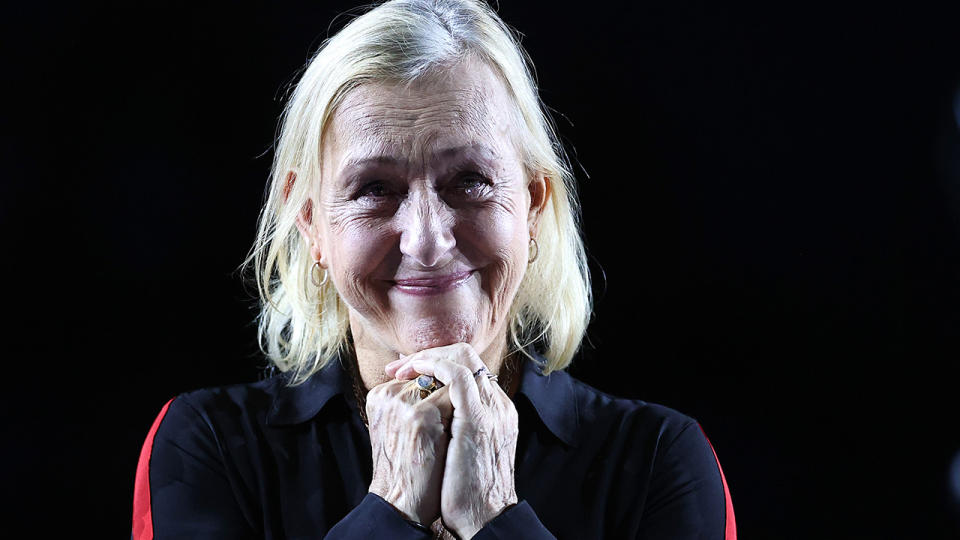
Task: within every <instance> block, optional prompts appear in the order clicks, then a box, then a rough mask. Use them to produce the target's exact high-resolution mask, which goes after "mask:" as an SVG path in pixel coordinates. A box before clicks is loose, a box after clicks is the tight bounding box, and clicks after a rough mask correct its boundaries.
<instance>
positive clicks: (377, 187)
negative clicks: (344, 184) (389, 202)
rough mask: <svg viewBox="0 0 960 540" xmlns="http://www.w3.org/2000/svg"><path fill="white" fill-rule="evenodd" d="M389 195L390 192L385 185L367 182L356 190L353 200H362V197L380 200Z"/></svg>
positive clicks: (377, 181)
mask: <svg viewBox="0 0 960 540" xmlns="http://www.w3.org/2000/svg"><path fill="white" fill-rule="evenodd" d="M389 194H390V191H389V190H388V189H387V186H386V184H384V183H383V182H381V181H379V180H376V181H374V182H369V183H367V184H364V186H363V187H362V188H360V189H358V190H357V193H356V194H355V195H354V198H355V199H362V198H364V197H370V198H374V199H380V198H383V197H386V196H388V195H389Z"/></svg>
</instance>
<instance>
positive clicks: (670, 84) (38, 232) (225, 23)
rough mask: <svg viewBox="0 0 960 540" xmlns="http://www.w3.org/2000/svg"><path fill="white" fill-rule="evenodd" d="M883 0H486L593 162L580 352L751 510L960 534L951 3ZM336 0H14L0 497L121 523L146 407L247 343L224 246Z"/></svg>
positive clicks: (780, 529) (251, 210) (248, 326)
mask: <svg viewBox="0 0 960 540" xmlns="http://www.w3.org/2000/svg"><path fill="white" fill-rule="evenodd" d="M886 6H887V4H880V3H863V5H862V6H855V5H851V4H847V5H834V4H823V5H818V4H816V3H795V4H790V5H787V4H784V3H780V2H768V3H764V4H759V3H758V5H748V4H743V3H735V4H730V3H726V2H706V1H700V2H697V1H688V0H681V1H665V0H660V1H658V2H593V3H581V4H574V3H568V4H567V3H557V2H531V1H524V2H522V3H521V2H516V1H510V2H508V1H504V2H503V3H502V5H501V7H500V13H501V16H502V17H503V18H504V19H505V20H506V21H507V22H508V23H510V24H512V25H514V26H515V27H517V28H518V29H519V30H520V31H521V32H523V34H525V37H524V40H523V43H524V45H525V46H526V47H527V48H528V50H529V51H530V53H531V56H532V57H533V59H534V62H535V64H536V66H537V70H538V74H539V80H540V84H541V92H542V96H543V98H544V100H545V101H546V102H547V104H548V105H550V106H551V107H552V108H553V109H555V110H556V111H558V112H559V113H560V114H558V115H557V121H558V124H559V128H560V132H561V133H562V136H563V138H564V141H565V142H566V143H567V144H568V148H570V149H571V155H573V156H575V159H576V163H577V165H576V167H577V173H578V177H579V180H580V181H581V196H582V200H583V207H584V226H585V234H586V241H587V246H588V249H589V252H590V256H591V261H592V262H591V264H592V270H593V273H594V289H595V292H596V309H595V319H594V323H593V324H592V326H591V329H590V332H589V341H590V345H587V346H586V347H585V349H584V352H583V353H582V355H580V356H579V357H578V358H577V360H576V361H575V362H574V364H573V366H572V367H571V368H570V370H571V372H572V373H573V374H574V375H576V376H578V377H580V378H582V379H583V380H586V381H587V382H589V383H591V384H593V385H594V386H597V387H599V388H601V389H603V390H606V391H609V392H612V393H615V394H619V395H623V396H628V397H635V398H641V399H645V400H648V401H653V402H658V403H662V404H665V405H668V406H671V407H673V408H675V409H678V410H680V411H682V412H685V413H687V414H689V415H691V416H694V417H695V418H697V419H698V420H699V421H700V422H701V424H702V425H703V427H704V429H705V430H706V432H707V434H708V435H710V438H711V440H712V442H713V444H714V446H715V448H716V451H717V453H718V454H719V457H720V459H721V462H722V463H723V466H724V470H725V472H726V476H727V480H728V482H729V485H730V489H731V493H732V497H733V501H734V504H735V507H736V511H737V522H738V525H739V530H740V534H741V537H742V538H958V537H960V519H958V511H957V509H958V506H960V502H958V499H951V492H950V490H949V487H948V486H949V483H948V470H949V466H950V463H951V460H952V459H953V458H954V456H955V455H956V454H957V452H958V451H960V429H958V427H960V423H958V421H957V412H958V409H960V407H958V405H957V379H956V377H955V375H954V367H955V366H956V363H957V359H958V353H960V346H958V342H957V337H958V333H960V332H958V330H960V217H958V216H960V205H957V203H956V201H958V200H960V187H958V182H960V177H958V171H960V166H958V159H960V138H958V135H957V124H956V121H955V116H954V115H955V111H954V110H953V109H952V108H951V103H952V100H953V99H954V95H955V94H954V92H955V91H956V90H957V83H958V82H960V59H958V54H957V53H958V51H960V32H958V31H957V29H956V28H957V26H956V25H957V21H958V20H960V19H958V15H960V9H958V8H957V4H956V3H955V2H944V3H942V4H939V5H937V4H916V3H911V4H909V5H908V4H904V3H901V4H891V5H890V6H889V7H886ZM349 7H351V4H350V3H347V2H300V3H284V4H279V3H277V4H268V3H262V4H256V5H255V4H243V5H241V4H235V3H226V2H224V3H219V4H202V5H195V4H193V3H168V4H165V5H157V4H150V5H146V4H141V3H128V2H116V3H107V2H89V3H70V4H66V3H65V4H63V5H53V4H44V3H34V4H27V3H19V4H17V5H16V6H11V7H9V8H7V9H5V11H6V12H7V13H6V15H5V16H4V17H3V20H2V22H0V25H2V26H0V30H2V35H3V36H4V37H3V41H4V43H3V50H4V51H6V52H5V53H4V56H5V57H6V59H5V61H4V63H5V64H6V68H5V69H4V71H5V72H6V73H5V77H4V79H5V84H4V86H5V87H6V89H7V90H8V92H9V91H11V90H12V92H10V93H8V97H7V98H6V99H5V107H3V109H4V112H3V117H4V122H3V124H4V130H3V131H4V133H3V141H2V142H3V144H2V154H0V155H2V157H3V178H2V192H0V219H2V226H3V231H4V244H3V248H4V249H3V254H4V256H3V261H4V262H3V264H2V267H3V274H2V276H0V277H2V284H3V291H4V292H5V293H7V294H6V295H5V296H6V297H7V302H6V303H5V305H4V307H5V312H6V315H5V319H6V320H7V321H8V322H7V324H6V325H5V326H6V328H7V330H8V331H9V335H7V336H6V337H5V339H4V347H3V349H2V350H3V351H4V353H3V354H2V356H0V357H2V358H3V360H4V367H5V370H6V375H7V376H6V378H5V382H6V384H4V392H3V395H4V402H5V403H4V409H3V415H4V420H3V422H2V426H3V428H2V429H3V438H2V441H3V443H2V448H3V450H2V453H0V457H2V460H3V463H4V469H5V471H4V473H3V478H4V481H3V482H0V485H2V489H3V499H4V509H5V511H6V512H5V513H9V518H6V519H5V526H8V527H12V526H13V525H14V524H15V523H17V522H18V521H22V522H23V523H25V524H27V525H28V526H29V527H30V530H33V531H36V534H37V535H39V536H46V535H53V533H54V532H56V531H60V530H63V531H68V530H93V531H102V537H104V538H106V537H116V536H119V537H124V536H127V535H128V534H129V528H130V515H131V505H132V494H133V478H134V472H135V468H136V461H137V458H138V454H139V451H140V445H141V444H142V442H143V439H144V437H145V435H146V433H147V431H148V430H149V428H150V424H151V423H152V421H153V418H154V417H155V415H156V414H157V412H158V411H159V409H160V407H161V406H162V405H163V404H164V403H165V402H166V401H167V400H168V399H169V398H170V397H173V396H174V395H176V394H177V393H179V392H182V391H186V390H189V389H193V388H198V387H202V386H212V385H221V384H227V383H233V382H245V381H251V380H255V379H256V378H257V377H258V374H259V373H260V371H261V368H262V367H263V360H262V356H261V355H259V353H258V350H257V346H256V343H255V327H254V324H253V317H254V314H255V312H254V310H253V299H252V296H251V289H250V288H249V287H245V286H244V284H243V282H242V280H241V277H240V274H239V273H238V272H237V268H238V266H239V265H240V263H241V262H242V261H243V259H244V257H245V255H246V254H247V250H248V249H249V246H250V245H251V243H252V241H253V238H254V228H255V222H256V217H257V212H258V208H259V205H260V203H261V200H262V196H263V192H264V186H265V181H266V179H267V175H268V171H269V166H270V159H271V156H272V154H271V145H272V140H273V137H274V135H275V133H276V126H277V119H278V116H279V114H280V112H281V108H282V99H281V98H282V95H283V91H284V89H285V88H286V86H287V84H289V83H290V82H292V81H294V80H295V73H296V71H297V70H298V69H299V68H300V67H301V66H302V65H303V64H304V63H305V61H306V60H307V58H308V57H309V55H310V54H311V53H312V52H313V51H314V50H315V49H316V47H317V46H318V45H319V44H320V42H321V41H322V39H323V38H324V37H325V36H326V35H327V31H328V26H330V24H331V21H333V20H334V17H335V16H336V14H338V13H340V12H342V11H344V10H345V9H347V8H349ZM345 20H346V19H343V18H341V19H339V20H338V22H334V23H333V28H338V27H339V25H340V24H342V22H343V21H345ZM587 173H589V176H588V174H587ZM956 474H957V475H960V472H957V473H956ZM957 481H958V482H960V478H958V480H957Z"/></svg>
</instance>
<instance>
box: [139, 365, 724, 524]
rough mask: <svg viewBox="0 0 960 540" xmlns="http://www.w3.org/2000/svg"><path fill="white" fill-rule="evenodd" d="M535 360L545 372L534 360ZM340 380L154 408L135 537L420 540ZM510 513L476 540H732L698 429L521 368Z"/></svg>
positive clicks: (334, 374) (343, 377)
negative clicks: (386, 490) (378, 490)
mask: <svg viewBox="0 0 960 540" xmlns="http://www.w3.org/2000/svg"><path fill="white" fill-rule="evenodd" d="M538 359H539V360H542V358H538ZM348 373H349V372H347V371H346V369H345V368H344V367H343V366H342V365H341V363H340V362H339V361H333V362H331V363H330V364H329V365H328V366H327V367H325V368H324V369H323V370H321V371H320V372H318V373H316V374H315V375H314V376H312V377H311V378H310V379H309V380H308V381H307V382H305V383H304V384H302V385H300V386H296V387H289V386H287V385H286V384H285V379H284V377H283V376H275V377H272V378H269V379H266V380H264V381H261V382H257V383H253V384H244V385H235V386H226V387H221V388H211V389H205V390H198V391H194V392H189V393H185V394H182V395H180V396H177V397H176V398H174V399H172V400H171V401H170V402H168V403H167V405H165V406H164V408H163V410H162V411H161V413H160V415H159V416H158V417H157V420H156V421H155V422H154V425H153V428H152V429H151V431H150V434H149V435H148V436H147V440H146V442H145V443H144V447H143V451H142V453H141V456H140V464H139V467H138V470H137V485H136V488H135V496H134V522H133V537H134V539H135V540H141V539H147V538H160V539H165V538H267V539H299V538H323V537H328V538H357V537H368V538H381V537H383V538H411V539H414V538H417V539H420V538H428V537H429V534H428V533H427V532H426V531H425V530H423V529H421V528H418V527H417V526H416V525H415V524H412V523H410V522H408V521H406V520H404V519H403V518H402V516H401V515H400V514H399V513H398V512H396V511H395V510H394V508H393V507H392V506H391V505H390V504H389V503H387V502H386V501H385V500H383V499H382V498H380V497H378V496H377V495H374V494H371V493H368V492H367V489H368V487H369V485H370V479H371V475H372V461H371V457H370V438H369V433H368V431H367V428H366V426H364V424H363V422H362V421H361V419H360V415H359V413H358V410H357V405H356V399H355V398H354V396H353V392H352V386H351V379H350V376H349V374H348ZM513 401H514V403H515V405H516V407H517V412H518V415H519V428H520V434H519V438H518V440H517V456H516V463H515V471H516V478H515V480H516V490H517V496H518V498H519V500H520V501H519V504H517V505H515V506H513V507H510V508H509V509H508V510H506V511H505V512H503V513H501V514H500V515H499V516H497V517H496V518H495V519H493V520H492V521H491V522H490V523H488V524H487V525H486V527H484V528H483V529H482V530H481V531H480V532H479V533H478V534H477V536H475V538H552V537H557V538H578V539H583V538H643V539H664V540H667V539H669V540H683V539H716V540H721V539H722V540H730V539H734V538H736V527H735V524H734V518H733V506H732V505H731V503H730V495H729V492H728V490H727V486H726V481H725V479H724V478H723V472H722V471H721V469H720V466H719V463H718V461H717V459H716V454H715V453H714V452H713V449H712V447H711V445H710V442H709V441H708V440H707V438H706V436H705V435H704V433H703V431H702V430H701V428H700V426H699V424H698V423H697V422H696V421H695V420H693V419H691V418H690V417H688V416H685V415H683V414H681V413H679V412H677V411H674V410H672V409H669V408H667V407H663V406H660V405H655V404H652V403H646V402H643V401H638V400H626V399H619V398H615V397H612V396H609V395H607V394H605V393H603V392H600V391H598V390H596V389H594V388H592V387H590V386H588V385H586V384H584V383H582V382H580V381H578V380H576V379H574V378H573V377H571V376H570V375H569V374H567V373H566V372H563V371H555V372H553V373H551V374H550V375H549V376H543V375H542V374H541V372H540V370H539V368H538V367H537V364H535V363H534V362H530V361H526V362H524V367H523V371H522V378H521V383H520V387H519V390H518V391H517V393H516V395H515V396H514V399H513Z"/></svg>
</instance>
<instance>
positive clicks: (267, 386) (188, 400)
mask: <svg viewBox="0 0 960 540" xmlns="http://www.w3.org/2000/svg"><path fill="white" fill-rule="evenodd" d="M283 385H284V383H283V379H282V378H281V377H271V378H269V379H265V380H263V381H259V382H255V383H247V384H234V385H229V386H218V387H210V388H201V389H196V390H191V391H188V392H183V393H181V394H178V395H176V396H175V397H173V398H172V399H171V400H170V401H169V402H167V404H166V405H164V407H163V409H162V410H161V412H160V414H159V415H158V417H157V420H156V422H155V428H156V437H157V438H158V439H165V438H166V439H176V440H180V441H185V440H191V439H195V438H210V437H213V438H219V437H220V436H222V435H229V434H231V433H233V432H236V431H242V430H244V429H250V428H251V427H257V426H263V425H265V423H266V418H267V416H268V414H269V412H270V410H271V409H272V408H273V407H274V404H275V402H276V396H277V394H278V392H280V391H281V389H282V388H283ZM191 435H192V437H191Z"/></svg>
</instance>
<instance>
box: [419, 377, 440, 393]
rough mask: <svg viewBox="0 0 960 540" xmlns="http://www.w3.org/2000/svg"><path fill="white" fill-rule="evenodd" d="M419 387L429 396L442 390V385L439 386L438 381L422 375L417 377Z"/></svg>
mask: <svg viewBox="0 0 960 540" xmlns="http://www.w3.org/2000/svg"><path fill="white" fill-rule="evenodd" d="M417 386H419V387H420V390H422V391H423V392H426V393H427V394H429V393H430V392H433V391H434V390H436V389H437V388H440V386H442V384H438V383H437V379H435V378H433V376H431V375H421V376H419V377H417Z"/></svg>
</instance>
